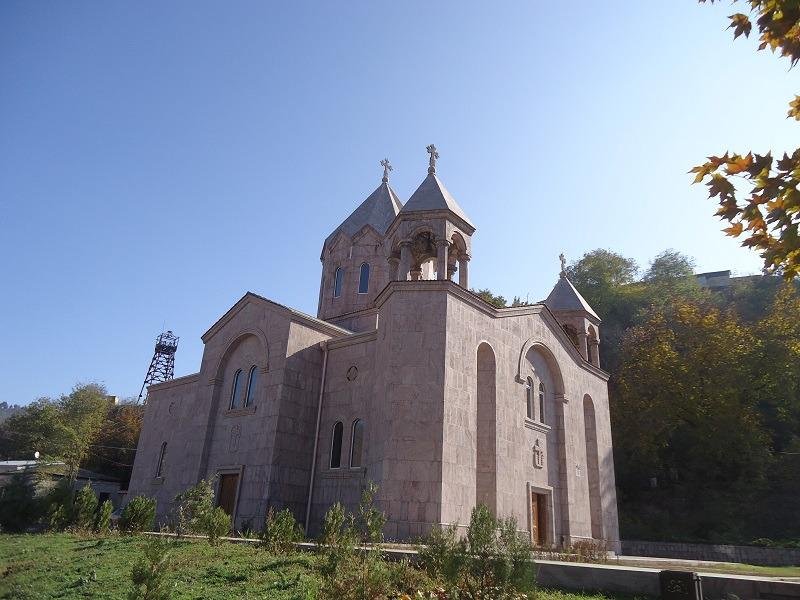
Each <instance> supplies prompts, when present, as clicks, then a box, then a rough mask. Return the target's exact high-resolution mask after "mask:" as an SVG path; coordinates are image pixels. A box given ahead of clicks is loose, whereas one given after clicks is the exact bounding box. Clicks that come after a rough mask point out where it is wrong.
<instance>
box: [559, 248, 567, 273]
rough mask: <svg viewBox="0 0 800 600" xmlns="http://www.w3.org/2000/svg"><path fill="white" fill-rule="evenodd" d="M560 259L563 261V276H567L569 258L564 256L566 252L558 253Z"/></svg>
mask: <svg viewBox="0 0 800 600" xmlns="http://www.w3.org/2000/svg"><path fill="white" fill-rule="evenodd" d="M558 260H560V261H561V276H562V277H566V275H567V259H566V258H565V257H564V253H563V252H562V253H561V254H559V255H558Z"/></svg>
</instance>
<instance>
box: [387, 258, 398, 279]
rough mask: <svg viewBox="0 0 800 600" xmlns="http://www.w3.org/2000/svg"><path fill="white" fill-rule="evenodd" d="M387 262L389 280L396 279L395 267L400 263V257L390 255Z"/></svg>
mask: <svg viewBox="0 0 800 600" xmlns="http://www.w3.org/2000/svg"><path fill="white" fill-rule="evenodd" d="M388 262H389V281H397V268H398V267H399V265H400V259H399V258H397V257H396V256H390V257H389V258H388Z"/></svg>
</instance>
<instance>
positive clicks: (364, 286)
mask: <svg viewBox="0 0 800 600" xmlns="http://www.w3.org/2000/svg"><path fill="white" fill-rule="evenodd" d="M368 291H369V263H361V271H360V273H359V275H358V293H359V294H366V293H367V292H368Z"/></svg>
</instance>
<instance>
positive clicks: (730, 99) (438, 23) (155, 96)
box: [0, 0, 797, 403]
mask: <svg viewBox="0 0 800 600" xmlns="http://www.w3.org/2000/svg"><path fill="white" fill-rule="evenodd" d="M739 6H740V7H741V8H740V9H741V10H744V9H745V8H746V6H745V5H744V4H740V5H739ZM731 12H734V11H733V10H732V9H731V7H730V6H729V5H728V4H727V3H726V2H722V3H721V5H720V4H718V5H715V6H708V5H699V4H697V3H696V2H694V1H693V0H670V1H669V2H640V1H634V0H629V1H627V2H621V1H604V2H596V1H594V0H591V1H589V0H587V1H584V2H580V1H576V2H530V1H524V2H498V3H486V2H465V1H458V2H455V1H452V2H430V1H427V2H388V1H385V2H384V1H376V2H366V1H364V2H361V1H357V2H317V3H305V2H283V3H278V2H271V3H270V2H262V1H258V2H245V1H237V2H221V1H219V2H208V1H198V0H192V1H185V2H179V1H170V2H162V1H158V2H115V1H108V2H77V1H76V2H57V1H50V2H30V1H28V0H22V1H15V0H4V1H3V2H2V3H0V285H1V286H2V287H1V288H0V289H1V290H2V293H0V332H1V333H0V380H1V381H2V386H1V387H0V401H1V400H5V401H7V402H10V403H27V402H29V401H31V400H33V399H34V398H37V397H40V396H43V395H50V396H54V395H58V394H60V393H63V392H66V391H69V389H70V388H71V387H72V386H73V385H74V384H75V383H76V382H79V381H92V380H93V381H100V382H103V383H105V384H106V385H107V386H108V389H109V391H110V392H111V393H113V394H117V395H120V396H134V395H137V394H138V392H139V387H140V386H141V382H142V379H143V378H144V375H145V371H146V370H147V366H148V364H149V361H150V357H151V355H152V351H153V344H154V339H155V337H156V335H157V334H158V333H159V332H160V331H161V329H162V326H165V327H166V328H169V329H172V330H174V331H175V332H176V333H177V334H178V335H179V336H180V337H181V340H180V346H179V348H178V353H177V359H176V375H184V374H188V373H192V372H195V371H196V370H197V368H198V367H199V363H200V358H201V355H202V342H201V341H200V336H201V335H202V333H203V332H204V331H205V330H206V329H207V328H208V327H210V326H211V325H212V324H213V323H214V321H215V320H216V319H217V318H219V317H220V316H221V315H222V314H223V313H225V311H226V310H227V309H228V308H229V307H230V306H231V305H232V304H234V303H235V302H236V301H237V300H238V299H239V298H240V297H241V296H242V295H243V294H244V293H245V292H246V291H247V290H252V291H254V292H256V293H259V294H262V295H264V296H267V297H269V298H272V299H274V300H276V301H278V302H281V303H284V304H287V305H290V306H293V307H296V308H298V309H300V310H303V311H305V312H308V313H311V314H315V313H316V303H317V297H318V291H319V275H320V263H319V254H320V249H321V245H322V241H323V240H324V238H325V237H326V236H327V235H328V234H329V233H330V232H331V231H332V230H333V229H334V228H335V227H336V226H337V225H338V223H339V222H341V221H342V220H343V219H344V218H345V217H346V216H347V215H348V214H349V213H350V211H352V210H353V209H354V208H355V207H356V206H357V205H358V204H359V203H360V202H361V201H362V200H363V199H364V198H365V197H366V196H367V195H368V194H369V193H370V192H372V191H373V189H374V188H375V187H376V186H377V185H378V183H379V182H380V177H381V168H380V166H379V164H378V162H379V161H380V160H381V159H382V158H384V157H389V158H390V159H391V161H392V164H393V165H394V167H395V170H394V172H393V173H392V178H391V184H392V186H393V187H394V189H395V190H396V191H397V193H398V194H399V195H400V197H401V198H402V199H404V200H405V199H407V198H408V197H409V196H410V194H411V193H412V192H413V191H414V189H416V186H417V185H418V184H419V183H420V182H421V181H422V179H423V178H424V176H425V174H426V167H427V161H426V159H427V155H426V154H425V146H426V145H427V144H430V143H432V142H433V143H435V144H436V146H437V148H438V149H439V153H440V155H441V159H440V161H439V164H438V169H437V173H438V174H439V176H440V177H441V179H442V180H443V181H444V182H445V184H446V185H447V187H448V189H449V190H450V192H451V193H452V194H453V195H454V196H455V198H457V200H458V201H459V203H460V204H461V206H462V207H463V209H464V210H465V211H466V213H467V214H468V215H469V216H470V217H471V219H472V221H473V222H474V223H475V224H476V225H477V228H478V230H477V232H476V235H475V236H474V238H473V240H474V242H473V259H472V262H471V263H470V278H471V283H472V284H473V285H474V286H477V287H489V288H491V289H493V290H495V291H497V292H500V293H502V294H504V295H506V297H509V298H510V297H511V296H513V295H519V296H522V297H523V298H524V297H529V298H530V299H531V300H538V299H541V298H542V297H544V296H545V295H546V294H547V293H548V291H549V289H550V288H551V286H552V285H553V284H554V283H555V280H556V277H557V272H558V254H559V253H560V252H562V251H563V252H564V253H565V254H566V255H567V257H568V259H570V260H574V259H576V258H579V257H580V256H581V255H582V254H583V253H584V252H586V251H588V250H591V249H593V248H597V247H605V248H609V249H612V250H615V251H618V252H621V253H622V254H625V255H627V256H630V257H632V258H634V259H636V260H637V261H638V262H639V264H640V265H642V266H645V267H646V266H647V263H648V261H649V260H650V259H651V258H652V257H653V256H654V255H655V254H657V253H658V252H660V251H662V250H664V249H666V248H675V249H677V250H679V251H681V252H684V253H686V254H689V255H690V256H692V257H694V258H695V259H696V261H697V269H698V271H709V270H718V269H732V270H733V271H735V272H736V273H739V274H746V273H754V272H758V271H759V268H760V264H761V263H760V260H759V258H758V257H757V256H756V255H755V254H753V253H751V252H750V251H747V250H745V249H742V248H739V247H738V243H737V242H736V241H734V240H731V239H728V238H726V237H725V236H724V235H723V234H722V233H721V232H720V228H721V224H720V222H719V221H718V220H717V219H716V218H715V217H714V216H713V212H714V209H715V206H714V204H713V203H712V202H711V201H708V200H706V199H705V197H706V192H705V190H704V189H703V188H702V187H700V186H691V185H690V181H691V179H690V177H689V176H688V175H687V174H686V171H688V170H689V169H690V168H691V167H692V166H693V165H695V164H698V163H699V162H702V160H703V158H704V157H705V156H706V155H707V154H710V153H717V152H723V151H725V150H726V149H731V150H748V149H753V150H757V151H760V152H765V151H767V150H769V149H772V150H775V151H780V152H782V151H783V150H786V149H792V148H794V147H795V146H796V145H797V125H796V124H795V123H794V122H790V121H787V120H786V118H785V114H786V110H787V103H788V102H789V100H790V99H791V98H793V94H794V93H795V92H796V91H797V87H796V84H797V78H796V73H795V72H789V71H788V63H786V62H785V61H782V60H779V59H778V58H776V57H773V56H771V55H770V54H768V53H766V52H761V53H756V52H755V46H756V42H755V41H754V40H749V41H743V40H737V41H736V42H735V43H734V42H733V41H732V36H731V32H730V31H726V30H725V27H726V26H727V20H726V18H725V17H726V15H727V14H730V13H731Z"/></svg>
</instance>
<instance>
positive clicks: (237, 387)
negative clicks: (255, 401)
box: [230, 369, 242, 408]
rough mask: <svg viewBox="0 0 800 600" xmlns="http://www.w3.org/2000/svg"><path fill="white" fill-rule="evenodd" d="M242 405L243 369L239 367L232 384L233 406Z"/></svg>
mask: <svg viewBox="0 0 800 600" xmlns="http://www.w3.org/2000/svg"><path fill="white" fill-rule="evenodd" d="M241 405H242V370H241V369H239V370H238V371H236V373H235V374H234V376H233V385H231V405H230V406H231V408H239V407H240V406H241Z"/></svg>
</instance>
